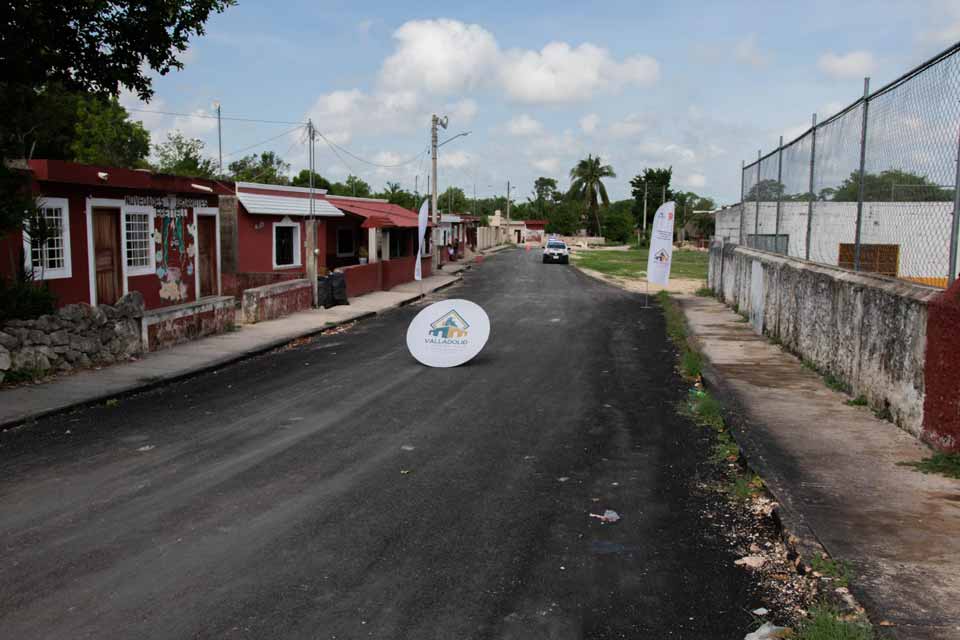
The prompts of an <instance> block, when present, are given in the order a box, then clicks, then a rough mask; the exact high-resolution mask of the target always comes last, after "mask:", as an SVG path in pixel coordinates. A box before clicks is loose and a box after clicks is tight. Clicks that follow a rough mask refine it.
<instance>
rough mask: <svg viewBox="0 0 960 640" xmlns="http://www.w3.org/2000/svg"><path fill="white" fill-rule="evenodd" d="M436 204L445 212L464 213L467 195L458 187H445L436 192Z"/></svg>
mask: <svg viewBox="0 0 960 640" xmlns="http://www.w3.org/2000/svg"><path fill="white" fill-rule="evenodd" d="M437 206H438V207H439V208H440V210H441V211H446V212H447V213H466V212H467V195H466V194H465V193H464V192H463V189H461V188H460V187H447V189H446V191H444V192H443V193H440V194H437Z"/></svg>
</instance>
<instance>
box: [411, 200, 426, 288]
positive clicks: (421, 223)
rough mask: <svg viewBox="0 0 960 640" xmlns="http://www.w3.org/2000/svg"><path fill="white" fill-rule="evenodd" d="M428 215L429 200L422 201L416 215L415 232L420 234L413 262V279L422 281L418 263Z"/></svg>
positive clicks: (421, 253)
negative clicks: (415, 257)
mask: <svg viewBox="0 0 960 640" xmlns="http://www.w3.org/2000/svg"><path fill="white" fill-rule="evenodd" d="M429 215H430V200H429V199H428V200H424V201H423V204H422V205H420V213H419V215H417V231H418V232H419V233H420V242H419V243H418V244H417V259H416V260H414V261H413V265H414V266H413V279H414V280H423V275H422V274H421V273H420V262H421V258H423V237H424V236H425V235H427V217H428V216H429Z"/></svg>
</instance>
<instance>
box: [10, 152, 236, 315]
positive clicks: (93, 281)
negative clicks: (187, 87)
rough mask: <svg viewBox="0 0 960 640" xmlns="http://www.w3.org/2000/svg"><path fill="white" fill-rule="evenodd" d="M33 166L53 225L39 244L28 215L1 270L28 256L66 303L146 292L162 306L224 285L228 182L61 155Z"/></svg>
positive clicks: (152, 303)
mask: <svg viewBox="0 0 960 640" xmlns="http://www.w3.org/2000/svg"><path fill="white" fill-rule="evenodd" d="M29 169H30V172H31V174H32V179H33V190H34V193H35V194H36V196H37V198H38V203H39V213H40V215H42V216H43V218H44V220H45V221H46V223H47V226H48V229H50V230H51V231H50V232H49V233H48V236H49V237H48V238H47V239H46V241H45V242H44V243H43V245H42V246H40V245H38V244H37V242H31V240H30V234H29V227H30V225H29V222H28V223H27V224H26V225H25V226H26V230H25V232H23V233H17V234H15V235H13V236H10V237H7V238H5V239H4V240H2V241H0V256H2V258H0V276H5V277H9V276H11V275H13V273H12V271H13V270H14V268H15V267H16V263H17V261H19V260H20V257H21V256H22V257H23V260H24V263H25V264H24V266H25V267H26V268H27V270H28V271H29V270H32V272H33V276H34V278H35V279H37V280H42V281H44V282H45V283H46V284H47V285H48V286H49V288H50V290H51V291H53V293H54V294H55V295H56V296H57V301H58V304H59V305H61V306H62V305H66V304H70V303H75V302H86V303H89V304H92V305H96V304H113V303H114V302H116V301H117V300H118V299H119V298H120V297H121V296H122V295H124V294H126V293H127V292H129V291H139V292H140V293H141V294H143V299H144V301H145V303H146V308H147V309H157V308H163V307H169V306H173V305H179V304H183V303H187V302H193V301H196V300H198V299H199V298H203V297H205V296H216V295H217V294H218V293H219V291H220V272H219V268H218V263H219V259H218V253H217V247H218V242H217V229H218V226H219V225H218V220H217V216H218V196H217V194H218V193H220V192H225V191H226V189H225V188H224V187H223V186H222V185H220V184H219V183H217V182H215V181H212V180H203V179H199V178H182V177H177V176H171V175H163V174H155V173H151V172H149V171H138V170H131V169H118V168H113V167H98V166H91V165H82V164H76V163H72V162H65V161H61V160H33V161H31V162H30V163H29Z"/></svg>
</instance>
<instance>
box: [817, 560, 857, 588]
mask: <svg viewBox="0 0 960 640" xmlns="http://www.w3.org/2000/svg"><path fill="white" fill-rule="evenodd" d="M810 566H811V567H813V570H814V571H816V572H817V573H819V574H820V575H822V576H826V577H828V578H833V580H834V582H836V584H838V585H840V586H841V587H846V586H847V585H849V584H850V567H849V565H848V564H847V563H846V562H843V561H842V560H834V559H833V558H828V557H827V556H825V555H823V554H820V555H816V556H814V557H813V558H812V559H811V561H810Z"/></svg>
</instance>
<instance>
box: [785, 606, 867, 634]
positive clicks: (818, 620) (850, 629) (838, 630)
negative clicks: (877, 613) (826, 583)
mask: <svg viewBox="0 0 960 640" xmlns="http://www.w3.org/2000/svg"><path fill="white" fill-rule="evenodd" d="M875 637H876V636H875V635H874V633H873V629H871V628H870V625H868V624H864V623H862V622H856V621H848V620H843V619H841V618H840V615H839V614H838V613H837V611H836V610H835V609H833V608H831V607H828V606H826V605H818V606H816V607H814V608H812V609H811V610H810V618H809V619H807V620H806V621H804V622H803V623H802V624H801V625H800V628H799V629H797V635H796V638H797V640H873V639H874V638H875Z"/></svg>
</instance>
